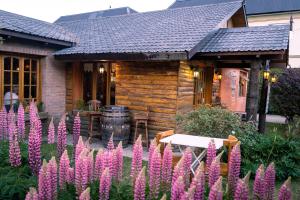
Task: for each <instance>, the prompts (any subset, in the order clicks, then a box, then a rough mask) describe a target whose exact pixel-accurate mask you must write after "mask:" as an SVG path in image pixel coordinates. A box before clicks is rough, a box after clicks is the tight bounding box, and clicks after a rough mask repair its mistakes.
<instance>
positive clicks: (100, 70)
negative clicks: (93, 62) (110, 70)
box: [99, 64, 104, 74]
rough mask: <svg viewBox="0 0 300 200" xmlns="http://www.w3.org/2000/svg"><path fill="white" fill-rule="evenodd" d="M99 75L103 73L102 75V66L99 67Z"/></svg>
mask: <svg viewBox="0 0 300 200" xmlns="http://www.w3.org/2000/svg"><path fill="white" fill-rule="evenodd" d="M99 73H100V74H103V73H104V66H103V64H101V65H100V66H99Z"/></svg>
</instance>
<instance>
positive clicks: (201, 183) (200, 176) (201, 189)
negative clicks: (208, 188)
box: [190, 162, 205, 200]
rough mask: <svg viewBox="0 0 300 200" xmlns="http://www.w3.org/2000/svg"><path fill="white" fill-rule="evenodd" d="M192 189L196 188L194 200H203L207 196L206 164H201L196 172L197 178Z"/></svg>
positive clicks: (195, 177)
mask: <svg viewBox="0 0 300 200" xmlns="http://www.w3.org/2000/svg"><path fill="white" fill-rule="evenodd" d="M191 187H195V193H194V199H195V200H203V199H204V194H205V168H204V162H201V163H200V165H199V167H198V168H197V170H196V173H195V176H194V178H193V180H192V183H191V186H190V188H191Z"/></svg>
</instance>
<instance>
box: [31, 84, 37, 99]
mask: <svg viewBox="0 0 300 200" xmlns="http://www.w3.org/2000/svg"><path fill="white" fill-rule="evenodd" d="M31 97H32V98H36V86H31Z"/></svg>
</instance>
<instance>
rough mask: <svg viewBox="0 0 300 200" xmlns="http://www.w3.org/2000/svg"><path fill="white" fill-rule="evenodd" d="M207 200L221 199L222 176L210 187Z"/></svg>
mask: <svg viewBox="0 0 300 200" xmlns="http://www.w3.org/2000/svg"><path fill="white" fill-rule="evenodd" d="M208 199H209V200H222V199H223V191H222V176H220V177H219V178H218V180H217V181H216V182H215V183H214V185H213V186H212V187H211V189H210V192H209V196H208Z"/></svg>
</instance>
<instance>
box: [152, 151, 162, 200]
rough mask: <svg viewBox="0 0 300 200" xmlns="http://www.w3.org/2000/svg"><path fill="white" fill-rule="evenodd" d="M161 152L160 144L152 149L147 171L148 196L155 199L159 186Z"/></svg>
mask: <svg viewBox="0 0 300 200" xmlns="http://www.w3.org/2000/svg"><path fill="white" fill-rule="evenodd" d="M160 171H161V154H160V145H158V146H157V147H156V149H155V150H154V151H153V154H152V159H151V163H150V172H149V189H150V198H153V199H157V197H158V193H159V188H160Z"/></svg>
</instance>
